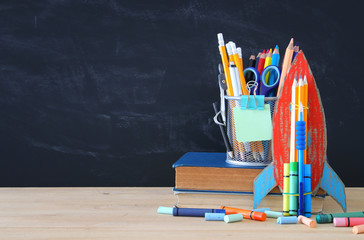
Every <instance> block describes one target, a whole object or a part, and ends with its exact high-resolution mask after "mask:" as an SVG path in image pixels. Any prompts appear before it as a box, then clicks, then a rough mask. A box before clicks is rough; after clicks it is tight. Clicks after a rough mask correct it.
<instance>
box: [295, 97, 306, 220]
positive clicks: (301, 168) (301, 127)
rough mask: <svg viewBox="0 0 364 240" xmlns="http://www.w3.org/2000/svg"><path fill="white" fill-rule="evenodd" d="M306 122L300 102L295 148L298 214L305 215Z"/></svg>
mask: <svg viewBox="0 0 364 240" xmlns="http://www.w3.org/2000/svg"><path fill="white" fill-rule="evenodd" d="M305 125H306V123H305V121H304V120H303V105H302V102H300V107H299V121H297V122H296V130H297V132H296V140H297V141H296V149H297V150H298V179H299V180H298V183H299V185H298V215H305V207H304V174H305V165H304V150H305V140H306V136H305V135H306V133H305V129H306V127H305Z"/></svg>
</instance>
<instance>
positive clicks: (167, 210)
mask: <svg viewBox="0 0 364 240" xmlns="http://www.w3.org/2000/svg"><path fill="white" fill-rule="evenodd" d="M158 213H160V214H168V215H173V208H171V207H162V206H160V207H158Z"/></svg>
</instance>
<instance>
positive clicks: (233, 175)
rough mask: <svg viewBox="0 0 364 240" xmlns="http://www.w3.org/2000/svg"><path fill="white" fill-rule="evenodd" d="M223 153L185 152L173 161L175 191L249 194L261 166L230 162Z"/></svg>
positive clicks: (251, 191)
mask: <svg viewBox="0 0 364 240" xmlns="http://www.w3.org/2000/svg"><path fill="white" fill-rule="evenodd" d="M225 160H226V153H209V152H188V153H186V154H184V155H183V156H182V157H181V158H180V159H179V160H178V161H177V162H175V163H174V164H173V168H174V169H175V171H176V185H175V188H174V191H175V193H181V192H190V193H217V194H218V193H223V194H226V193H229V194H252V193H253V182H254V179H255V177H256V176H257V175H258V174H259V173H260V172H261V171H262V169H263V168H264V166H241V165H233V164H229V163H227V162H226V161H225Z"/></svg>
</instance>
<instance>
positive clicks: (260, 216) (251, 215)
mask: <svg viewBox="0 0 364 240" xmlns="http://www.w3.org/2000/svg"><path fill="white" fill-rule="evenodd" d="M220 209H225V214H226V215H230V214H237V213H240V214H242V215H243V217H244V218H245V219H252V220H258V221H265V219H266V218H267V215H266V214H265V213H263V212H255V211H250V210H245V209H240V208H232V207H226V206H221V207H220Z"/></svg>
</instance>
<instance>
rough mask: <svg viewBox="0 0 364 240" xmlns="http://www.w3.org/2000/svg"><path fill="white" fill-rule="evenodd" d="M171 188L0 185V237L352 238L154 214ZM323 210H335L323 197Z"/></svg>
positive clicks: (356, 196) (327, 229)
mask: <svg viewBox="0 0 364 240" xmlns="http://www.w3.org/2000/svg"><path fill="white" fill-rule="evenodd" d="M346 191H347V201H348V211H362V210H363V209H364V201H363V198H364V188H347V189H346ZM174 203H175V197H174V195H173V192H172V188H1V189H0V239H1V240H3V239H4V240H5V239H6V240H15V239H16V240H17V239H19V240H20V239H21V240H25V239H34V240H43V239H57V240H60V239H78V240H81V239H168V240H170V239H191V240H192V239H224V238H227V239H242V238H245V239H252V238H254V239H257V238H261V239H267V238H269V239H282V238H284V239H297V236H299V238H300V239H330V240H331V239H351V238H352V239H354V238H355V239H357V237H359V236H356V235H354V234H352V233H351V228H334V227H333V226H332V225H331V224H324V225H318V226H317V228H315V229H309V228H307V227H306V226H304V225H301V224H295V225H290V226H283V225H277V224H276V223H275V219H267V221H265V222H257V221H250V220H243V222H239V223H232V224H225V223H223V222H205V221H204V220H203V219H202V218H187V217H172V216H169V215H161V214H157V208H158V206H172V205H173V204H174ZM325 210H326V212H330V211H337V204H336V203H335V202H334V201H326V200H325Z"/></svg>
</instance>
